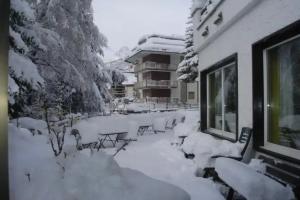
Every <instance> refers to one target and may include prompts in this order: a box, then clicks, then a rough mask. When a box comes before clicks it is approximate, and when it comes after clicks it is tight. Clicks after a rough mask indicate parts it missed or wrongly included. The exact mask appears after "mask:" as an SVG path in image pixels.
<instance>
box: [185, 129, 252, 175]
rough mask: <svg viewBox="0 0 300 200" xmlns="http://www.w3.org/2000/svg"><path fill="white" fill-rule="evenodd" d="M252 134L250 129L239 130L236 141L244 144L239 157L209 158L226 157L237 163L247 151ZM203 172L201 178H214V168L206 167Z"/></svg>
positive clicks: (214, 157) (213, 157)
mask: <svg viewBox="0 0 300 200" xmlns="http://www.w3.org/2000/svg"><path fill="white" fill-rule="evenodd" d="M252 132H253V131H252V129H251V128H248V127H243V128H242V130H241V135H240V137H239V139H238V142H239V143H241V144H244V147H243V149H242V151H241V156H239V157H233V156H224V155H214V156H212V157H211V159H217V158H220V157H226V158H231V159H234V160H237V161H241V160H243V158H244V155H245V153H246V150H247V149H248V146H249V143H250V140H251V136H252ZM189 156H191V155H189ZM203 170H204V174H203V178H208V177H215V169H214V167H207V168H204V169H203Z"/></svg>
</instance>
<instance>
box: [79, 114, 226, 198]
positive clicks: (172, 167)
mask: <svg viewBox="0 0 300 200" xmlns="http://www.w3.org/2000/svg"><path fill="white" fill-rule="evenodd" d="M198 115H199V112H198V111H197V110H194V111H184V110H181V111H177V112H165V113H145V114H131V115H126V116H124V115H112V116H110V117H96V118H92V119H89V120H87V121H86V122H81V123H79V124H77V125H76V126H75V127H76V128H78V130H79V131H80V132H82V133H83V130H87V129H88V130H89V131H88V132H86V133H83V134H82V135H83V138H85V139H84V140H85V141H86V142H91V141H93V140H95V139H96V138H97V132H99V130H100V129H101V130H102V131H103V132H107V131H122V130H125V131H126V130H129V135H130V136H129V137H130V138H133V137H134V138H137V141H136V142H131V143H130V144H129V145H128V146H126V147H125V148H126V150H125V151H123V150H122V151H120V152H119V153H118V154H117V155H116V157H115V160H116V161H117V163H118V164H119V165H120V166H121V167H124V168H130V169H135V170H138V171H141V172H142V173H144V174H146V175H147V176H150V177H152V178H155V179H158V180H161V181H164V182H168V183H171V184H173V185H176V186H178V187H180V188H182V189H184V190H185V191H187V192H188V193H189V195H190V196H191V199H194V200H197V199H212V200H214V199H224V198H223V196H222V195H221V193H220V191H219V189H218V187H217V185H215V184H214V183H213V182H212V181H211V180H209V179H204V178H200V177H196V175H195V171H196V169H197V167H198V166H197V164H196V163H195V162H194V161H192V160H189V159H186V158H185V157H184V154H183V152H182V151H181V150H180V147H178V146H176V144H175V143H176V142H177V143H178V141H176V140H177V136H178V135H179V133H178V132H180V131H182V130H183V129H180V128H176V127H177V126H178V127H179V126H180V127H187V128H188V129H187V130H190V131H196V130H197V121H198V119H199V118H198ZM182 116H185V118H186V121H185V123H184V126H182V125H181V123H179V124H178V125H177V126H176V127H175V129H174V130H175V132H177V134H176V135H175V134H174V131H172V130H167V131H166V132H165V133H159V134H154V133H153V132H151V131H149V132H148V133H145V134H144V135H143V136H139V137H137V136H136V133H137V129H133V128H132V126H133V125H135V126H139V125H151V124H153V125H154V126H157V127H159V126H161V125H164V124H165V122H166V121H167V120H170V119H172V118H178V119H180V117H182ZM178 121H179V120H178ZM190 127H191V128H190ZM131 131H133V132H131ZM93 137H95V138H93ZM87 138H88V139H87ZM104 151H105V152H106V153H107V154H111V155H112V154H114V153H115V152H116V149H115V148H107V149H105V150H104Z"/></svg>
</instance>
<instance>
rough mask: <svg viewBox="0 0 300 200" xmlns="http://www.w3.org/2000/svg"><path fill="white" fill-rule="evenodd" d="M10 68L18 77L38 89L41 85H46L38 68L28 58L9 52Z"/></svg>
mask: <svg viewBox="0 0 300 200" xmlns="http://www.w3.org/2000/svg"><path fill="white" fill-rule="evenodd" d="M9 66H10V67H11V69H12V70H13V71H14V73H15V75H16V76H17V77H22V78H23V79H25V80H26V81H28V82H29V83H32V84H33V87H34V88H37V86H38V85H39V84H42V85H43V84H44V79H43V78H42V77H41V76H40V74H39V72H38V70H37V66H36V65H35V64H34V63H33V62H32V61H31V60H29V59H28V58H25V57H24V56H22V55H20V54H18V53H16V52H14V51H13V50H10V51H9Z"/></svg>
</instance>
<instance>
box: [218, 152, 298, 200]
mask: <svg viewBox="0 0 300 200" xmlns="http://www.w3.org/2000/svg"><path fill="white" fill-rule="evenodd" d="M215 169H216V172H217V174H218V177H219V180H221V181H222V182H223V183H224V184H225V185H226V186H228V187H229V191H228V193H227V199H228V200H229V199H233V197H234V193H235V192H237V193H238V194H240V195H242V196H243V197H245V198H246V199H253V200H276V199H278V200H281V199H286V200H292V199H296V198H295V195H294V193H293V191H292V188H291V187H290V185H287V184H285V183H283V182H282V181H281V179H278V178H277V177H274V176H266V174H264V173H262V172H259V171H256V170H255V169H254V168H252V167H250V166H249V165H247V164H245V163H242V162H239V161H236V160H233V159H229V158H218V159H217V160H216V164H215ZM298 181H299V180H298ZM298 184H299V182H298ZM294 191H295V192H297V191H299V185H298V188H296V189H294ZM298 193H299V192H298Z"/></svg>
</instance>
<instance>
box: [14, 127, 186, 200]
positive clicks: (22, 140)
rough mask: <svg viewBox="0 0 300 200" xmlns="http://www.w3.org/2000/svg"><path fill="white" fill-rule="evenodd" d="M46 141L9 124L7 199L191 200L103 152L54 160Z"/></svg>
mask: <svg viewBox="0 0 300 200" xmlns="http://www.w3.org/2000/svg"><path fill="white" fill-rule="evenodd" d="M47 141H48V139H47V137H46V136H44V135H36V136H32V134H31V133H30V132H29V131H28V130H27V129H24V128H17V127H16V126H14V125H13V124H9V170H10V174H9V180H10V181H9V184H10V197H11V198H12V199H22V200H32V199H44V200H50V199H51V200H53V199H57V200H59V199H66V200H71V199H87V200H94V199H99V198H100V199H103V200H111V199H124V200H141V199H143V200H152V199H166V200H189V199H190V197H189V195H188V194H187V193H186V192H185V191H184V190H182V189H180V188H179V187H177V186H174V185H171V184H168V183H166V182H162V181H159V180H155V179H153V178H150V177H148V176H146V175H144V174H143V173H141V172H138V171H136V170H133V169H125V168H121V167H119V165H118V164H117V163H116V161H115V160H114V159H113V158H112V157H111V156H109V155H107V154H105V153H103V152H97V153H94V154H90V153H89V151H81V152H78V151H77V152H75V153H74V154H73V155H72V156H68V157H67V158H63V157H60V156H59V157H54V156H53V152H52V151H51V148H50V146H49V144H47ZM73 146H74V145H73ZM66 149H69V150H70V149H71V146H66Z"/></svg>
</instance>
